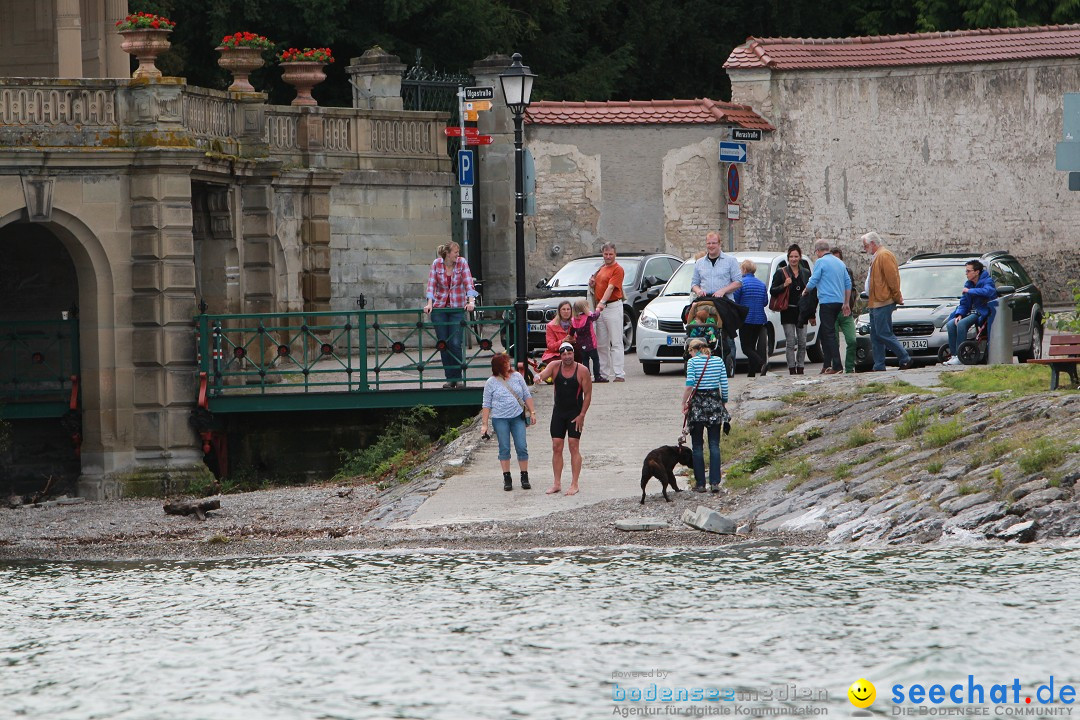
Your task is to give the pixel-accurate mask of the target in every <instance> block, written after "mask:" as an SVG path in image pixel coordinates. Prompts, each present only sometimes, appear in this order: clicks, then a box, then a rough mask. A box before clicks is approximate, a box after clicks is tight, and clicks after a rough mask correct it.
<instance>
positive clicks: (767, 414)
mask: <svg viewBox="0 0 1080 720" xmlns="http://www.w3.org/2000/svg"><path fill="white" fill-rule="evenodd" d="M786 414H787V413H782V412H780V411H779V410H762V411H761V412H759V413H758V414H757V415H755V416H754V422H756V423H757V424H758V425H768V424H769V423H771V422H772V421H773V420H775V419H776V418H778V417H782V416H784V415H786Z"/></svg>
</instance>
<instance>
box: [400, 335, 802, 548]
mask: <svg viewBox="0 0 1080 720" xmlns="http://www.w3.org/2000/svg"><path fill="white" fill-rule="evenodd" d="M681 371H682V366H681V365H674V364H673V365H665V366H664V370H663V373H662V374H661V375H659V376H652V377H647V376H645V375H644V374H642V372H641V364H640V363H639V362H638V360H637V356H636V355H634V354H629V355H627V356H626V375H627V382H625V383H606V384H602V385H594V386H593V399H592V407H590V408H589V413H588V415H587V416H586V417H585V431H584V433H583V434H582V438H581V451H582V456H583V459H584V463H583V466H582V470H581V492H579V493H578V494H577V495H573V496H570V497H567V496H566V495H563V494H561V493H560V494H558V495H547V494H545V492H546V490H547V489H548V488H549V487H551V483H552V473H551V435H550V434H549V433H548V421H549V420H550V418H551V394H552V388H551V386H548V385H544V386H539V387H538V386H534V389H533V393H534V395H533V396H534V397H535V398H536V409H537V416H538V422H537V425H536V426H535V427H531V428H529V479H530V481H531V482H532V490H522V489H521V488H520V487H519V486H518V472H517V460H516V456H512V458H511V463H510V465H511V468H513V471H514V473H513V474H514V490H513V491H512V492H506V491H505V490H503V489H502V471H501V470H500V469H499V461H498V445H497V443H496V441H495V439H494V438H492V439H491V440H490V441H488V442H486V443H484V444H483V445H482V446H481V447H480V448H479V449H478V450H477V452H476V453H475V454H474V455H473V458H472V461H471V462H470V463H469V464H468V465H467V466H466V467H465V468H464V469H463V471H462V472H461V473H460V474H458V475H454V476H453V477H450V478H449V479H447V481H446V482H445V483H444V484H443V486H442V487H441V488H440V489H439V490H437V491H436V492H435V493H433V494H432V495H431V496H430V497H429V498H428V499H427V500H426V501H425V502H424V504H423V505H421V506H420V508H419V509H418V510H417V511H416V512H415V513H414V514H413V515H412V516H411V517H410V518H409V519H408V520H405V521H402V522H399V523H397V524H395V525H394V526H393V527H402V528H404V527H425V526H430V525H442V524H446V523H457V522H472V521H477V520H517V519H522V518H529V517H537V516H542V515H547V514H549V513H553V512H558V511H561V510H569V509H572V508H579V507H584V506H586V505H591V504H593V503H596V502H600V501H602V500H609V499H612V498H627V497H637V498H640V497H641V462H642V460H643V459H644V458H645V455H646V454H647V453H648V452H649V451H650V450H652V449H653V448H655V447H658V446H660V445H669V444H674V443H675V442H676V441H677V440H678V439H679V433H680V432H681V430H682V412H681V407H680V400H681V397H682V392H683V387H684V385H683V383H684V379H683V376H682V375H681ZM787 377H788V376H787V375H786V374H785V375H784V377H783V379H781V378H780V377H779V376H776V377H772V375H771V374H770V375H767V376H766V378H767V379H769V378H771V379H769V381H770V382H772V381H774V380H775V381H777V382H783V381H786V379H787ZM732 382H733V383H734V385H733V391H737V390H738V388H740V387H742V386H743V385H744V384H745V383H747V382H749V381H748V380H747V379H746V377H745V376H744V375H739V376H736V377H735V378H734V379H733V381H732ZM563 456H564V459H565V461H564V468H563V480H562V487H563V490H564V491H565V490H566V488H568V487H569V486H570V452H569V449H564V450H563ZM685 484H686V483H685V480H683V479H682V478H680V482H679V486H680V487H682V486H683V485H685ZM648 492H649V493H650V494H652V493H657V494H658V493H659V492H660V484H659V483H658V482H657V481H656V480H653V481H651V482H650V484H649V487H648Z"/></svg>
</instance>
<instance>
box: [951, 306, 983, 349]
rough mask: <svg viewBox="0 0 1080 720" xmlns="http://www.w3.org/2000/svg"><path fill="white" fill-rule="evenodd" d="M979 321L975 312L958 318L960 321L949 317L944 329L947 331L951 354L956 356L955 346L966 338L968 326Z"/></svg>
mask: <svg viewBox="0 0 1080 720" xmlns="http://www.w3.org/2000/svg"><path fill="white" fill-rule="evenodd" d="M978 321H979V316H978V315H977V314H976V313H971V314H969V315H965V316H964V317H962V318H960V322H959V323H957V322H956V321H955V320H954V319H952V318H949V320H948V321H946V323H945V329H946V330H947V331H948V333H949V350H950V351H952V356H953V357H956V352H957V348H959V347H960V343H962V342H964V341H965V340H967V336H968V328H970V327H971V326H972V325H974V324H975V323H976V322H978Z"/></svg>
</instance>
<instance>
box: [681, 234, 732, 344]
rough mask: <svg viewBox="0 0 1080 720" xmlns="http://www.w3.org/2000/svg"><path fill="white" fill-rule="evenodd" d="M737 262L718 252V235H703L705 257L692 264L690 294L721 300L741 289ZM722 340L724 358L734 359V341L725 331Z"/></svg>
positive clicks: (729, 256) (730, 256)
mask: <svg viewBox="0 0 1080 720" xmlns="http://www.w3.org/2000/svg"><path fill="white" fill-rule="evenodd" d="M741 276H742V274H741V273H740V272H739V261H738V260H737V259H736V258H735V256H734V255H727V254H725V253H723V252H722V251H721V250H720V233H718V232H715V231H712V232H709V233H708V234H706V235H705V257H703V258H698V261H697V262H696V263H694V275H693V277H691V278H690V292H692V293H694V294H695V295H699V296H703V297H717V298H721V297H724V296H725V295H727V294H728V293H733V292H735V291H736V290H738V289H739V288H741V287H742V280H740V277H741ZM721 336H722V337H723V339H724V347H725V352H724V353H723V355H724V357H727V358H733V357H735V339H734V338H733V337H732V336H731V334H730V333H728V332H727V331H725V332H723V333H721Z"/></svg>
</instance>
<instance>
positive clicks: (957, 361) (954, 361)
mask: <svg viewBox="0 0 1080 720" xmlns="http://www.w3.org/2000/svg"><path fill="white" fill-rule="evenodd" d="M945 364H946V365H963V364H964V363H962V362H960V358H958V357H956V356H955V355H953V356H952V357H951V358H949V359H948V360H946V361H945Z"/></svg>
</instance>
